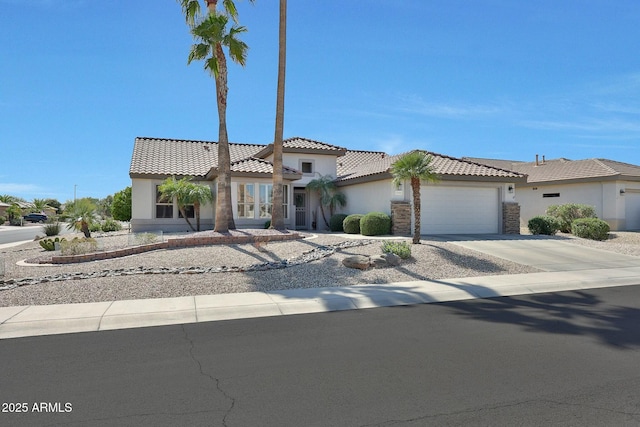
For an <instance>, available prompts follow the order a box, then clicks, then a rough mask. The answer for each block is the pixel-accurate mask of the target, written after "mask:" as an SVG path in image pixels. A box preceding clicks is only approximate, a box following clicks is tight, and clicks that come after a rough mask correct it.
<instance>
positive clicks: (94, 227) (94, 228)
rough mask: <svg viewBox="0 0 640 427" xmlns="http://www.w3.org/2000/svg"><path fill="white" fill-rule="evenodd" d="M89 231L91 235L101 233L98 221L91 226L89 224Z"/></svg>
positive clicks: (100, 225)
mask: <svg viewBox="0 0 640 427" xmlns="http://www.w3.org/2000/svg"><path fill="white" fill-rule="evenodd" d="M89 231H90V232H92V233H95V232H98V231H102V224H100V222H99V221H94V222H92V223H91V224H89Z"/></svg>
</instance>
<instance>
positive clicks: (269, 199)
mask: <svg viewBox="0 0 640 427" xmlns="http://www.w3.org/2000/svg"><path fill="white" fill-rule="evenodd" d="M259 199H260V200H259V205H258V211H259V212H260V218H271V209H272V205H273V185H272V184H260V198H259ZM282 214H283V216H284V218H285V219H287V218H289V186H288V185H283V186H282Z"/></svg>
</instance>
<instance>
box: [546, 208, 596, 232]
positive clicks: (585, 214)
mask: <svg viewBox="0 0 640 427" xmlns="http://www.w3.org/2000/svg"><path fill="white" fill-rule="evenodd" d="M547 215H549V216H552V217H554V218H557V219H558V221H559V224H558V227H559V229H560V231H562V232H563V233H571V223H572V222H573V220H575V219H578V218H595V217H596V211H595V208H594V207H593V206H589V205H581V204H577V203H566V204H564V205H551V206H549V207H548V208H547Z"/></svg>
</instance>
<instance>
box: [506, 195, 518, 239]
mask: <svg viewBox="0 0 640 427" xmlns="http://www.w3.org/2000/svg"><path fill="white" fill-rule="evenodd" d="M502 234H520V205H519V204H517V203H513V202H504V203H502Z"/></svg>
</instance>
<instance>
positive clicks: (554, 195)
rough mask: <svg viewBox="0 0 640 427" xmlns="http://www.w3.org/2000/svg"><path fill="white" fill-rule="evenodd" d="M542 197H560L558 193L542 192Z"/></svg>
mask: <svg viewBox="0 0 640 427" xmlns="http://www.w3.org/2000/svg"><path fill="white" fill-rule="evenodd" d="M542 197H560V193H543V194H542Z"/></svg>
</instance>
